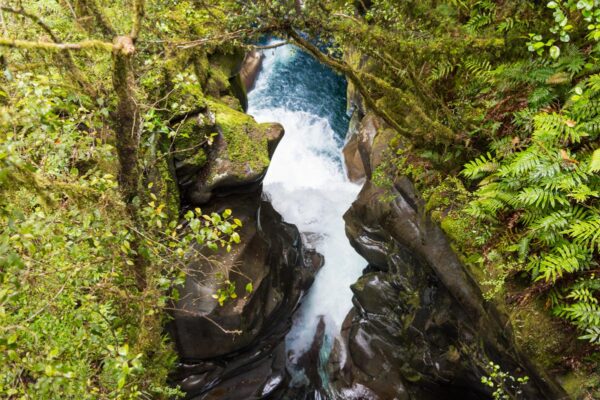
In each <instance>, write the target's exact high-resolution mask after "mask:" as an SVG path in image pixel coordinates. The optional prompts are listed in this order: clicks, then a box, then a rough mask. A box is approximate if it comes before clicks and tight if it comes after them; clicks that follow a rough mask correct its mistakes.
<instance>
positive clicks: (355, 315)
mask: <svg viewBox="0 0 600 400" xmlns="http://www.w3.org/2000/svg"><path fill="white" fill-rule="evenodd" d="M423 209H424V207H423V204H422V201H421V199H420V197H419V196H418V195H417V193H416V192H415V191H414V188H413V187H412V184H411V183H410V182H409V181H408V179H406V178H402V179H399V180H398V181H397V182H396V183H395V184H394V186H393V187H391V188H386V189H383V188H379V187H376V186H375V185H374V184H373V183H371V182H370V181H367V183H366V184H365V186H364V187H363V189H362V191H361V193H360V194H359V196H358V199H357V200H356V201H355V203H354V204H353V205H352V208H351V209H350V210H349V211H348V212H347V213H346V215H345V216H344V218H345V220H346V232H347V235H348V237H349V238H350V241H351V243H352V244H353V246H354V247H355V248H356V250H357V251H358V252H359V253H360V254H361V255H363V256H364V257H365V258H366V259H367V260H368V261H369V262H370V266H369V268H368V269H367V271H369V272H367V273H365V274H364V275H363V276H362V277H361V278H360V279H359V280H358V281H357V282H356V283H355V284H354V285H353V286H352V291H353V293H354V298H353V304H354V308H353V310H352V311H351V313H350V314H349V316H348V318H347V320H346V323H345V324H344V329H343V332H342V342H341V343H338V344H337V345H336V348H335V349H336V350H335V351H334V353H333V357H332V359H331V360H330V365H329V368H330V374H331V376H332V379H333V386H334V387H335V388H336V390H337V391H338V392H339V393H353V391H354V390H355V389H356V388H363V389H364V388H366V389H364V390H367V391H368V393H369V395H368V396H365V397H364V398H366V399H381V400H387V399H401V400H409V399H410V400H429V399H431V400H433V399H437V400H439V399H459V398H460V399H473V400H476V399H484V398H491V390H490V388H489V387H487V386H485V385H483V384H482V383H481V377H482V376H487V375H488V371H487V369H486V367H487V365H488V363H489V362H494V363H496V364H498V365H500V367H501V368H502V370H504V371H507V372H509V373H510V374H512V375H514V376H515V377H521V376H525V375H526V376H529V378H530V379H531V381H530V383H528V384H527V385H525V386H523V387H522V390H523V394H522V395H521V397H520V398H523V399H531V400H533V399H536V400H538V399H553V400H554V399H566V398H568V396H567V395H566V394H565V392H564V391H563V390H562V389H561V388H560V387H559V386H558V385H556V384H555V383H554V382H553V381H552V380H550V379H549V378H548V377H546V376H545V375H544V374H543V373H540V371H539V370H538V369H537V368H536V367H535V366H533V365H532V364H531V363H530V362H529V360H528V359H526V358H525V357H523V355H522V354H521V353H520V352H519V351H518V349H516V347H515V344H514V340H513V337H512V332H511V329H510V326H509V324H508V323H507V320H506V318H504V317H503V315H502V314H500V313H499V312H498V311H497V310H496V309H495V307H494V306H493V305H492V304H491V303H488V302H486V301H485V300H484V299H483V296H482V295H481V292H480V290H479V287H478V285H477V284H476V282H475V281H474V280H473V279H472V277H471V276H470V275H469V273H468V272H467V270H466V268H465V267H464V266H463V265H462V264H461V263H460V262H459V260H458V258H457V257H456V255H455V254H454V252H453V251H452V249H451V248H450V245H449V243H448V241H447V239H446V237H445V236H444V234H443V232H442V231H441V229H440V228H439V227H438V226H437V225H436V224H435V223H433V222H432V221H431V220H430V218H429V217H428V216H427V215H426V214H425V213H424V211H423ZM349 398H351V397H349Z"/></svg>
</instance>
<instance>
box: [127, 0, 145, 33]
mask: <svg viewBox="0 0 600 400" xmlns="http://www.w3.org/2000/svg"><path fill="white" fill-rule="evenodd" d="M144 15H145V10H144V0H135V3H134V5H133V27H132V28H131V34H130V36H131V39H132V40H133V41H134V42H135V41H136V40H137V38H138V36H139V34H140V30H141V28H142V21H143V19H144Z"/></svg>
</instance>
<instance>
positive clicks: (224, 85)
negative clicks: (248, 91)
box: [205, 67, 231, 97]
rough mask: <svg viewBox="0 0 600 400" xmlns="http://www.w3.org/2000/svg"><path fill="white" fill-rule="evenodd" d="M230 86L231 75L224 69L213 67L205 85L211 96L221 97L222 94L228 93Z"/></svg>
mask: <svg viewBox="0 0 600 400" xmlns="http://www.w3.org/2000/svg"><path fill="white" fill-rule="evenodd" d="M230 87H231V85H230V83H229V76H228V75H227V74H226V73H225V72H224V71H223V69H221V68H218V67H211V68H210V70H209V75H208V81H207V82H206V87H205V91H206V93H207V94H208V95H210V96H214V97H220V96H221V95H224V94H227V93H228V92H229V89H230Z"/></svg>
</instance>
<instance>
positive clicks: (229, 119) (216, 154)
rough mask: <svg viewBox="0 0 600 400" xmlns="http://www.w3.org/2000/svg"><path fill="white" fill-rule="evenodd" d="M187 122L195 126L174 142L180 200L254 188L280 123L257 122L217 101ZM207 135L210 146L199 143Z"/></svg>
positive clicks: (202, 200) (264, 169)
mask: <svg viewBox="0 0 600 400" xmlns="http://www.w3.org/2000/svg"><path fill="white" fill-rule="evenodd" d="M186 124H197V126H196V127H193V129H192V128H189V129H187V131H189V132H191V133H188V134H187V138H186V139H178V140H177V141H176V142H175V151H176V153H175V156H174V157H175V161H176V164H175V167H176V173H177V180H178V182H179V186H180V189H181V194H182V198H183V202H184V203H185V204H193V205H203V204H206V203H208V202H209V201H210V200H211V199H212V197H213V196H217V197H223V196H226V195H231V194H233V193H248V192H253V191H256V190H257V189H258V186H260V183H261V182H262V179H263V177H264V176H265V174H266V172H267V168H268V167H269V163H270V157H271V156H272V154H273V152H274V151H275V148H276V146H277V144H278V143H279V141H280V140H281V138H282V137H283V134H284V130H283V127H282V126H281V125H279V124H259V123H257V122H256V121H255V120H254V119H253V118H252V117H251V116H249V115H246V114H244V113H242V112H239V111H236V110H233V109H231V108H229V107H227V106H226V105H224V104H222V103H220V102H216V101H211V102H209V105H208V109H207V111H206V112H205V113H204V114H201V115H200V116H199V117H195V118H190V119H189V120H188V121H186ZM211 134H214V135H215V136H214V137H213V143H212V145H207V144H205V145H202V146H198V144H199V143H200V144H201V143H203V142H205V141H206V138H207V137H208V136H210V135H211ZM185 149H194V150H185ZM184 150H185V151H184Z"/></svg>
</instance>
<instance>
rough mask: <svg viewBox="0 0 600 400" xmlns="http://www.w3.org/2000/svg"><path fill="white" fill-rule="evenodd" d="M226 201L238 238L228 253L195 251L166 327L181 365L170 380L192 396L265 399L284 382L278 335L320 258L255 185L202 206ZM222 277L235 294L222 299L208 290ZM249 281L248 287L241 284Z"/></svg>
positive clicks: (219, 283) (215, 207) (282, 334)
mask: <svg viewBox="0 0 600 400" xmlns="http://www.w3.org/2000/svg"><path fill="white" fill-rule="evenodd" d="M226 208H230V209H232V210H235V216H236V218H239V219H240V220H242V222H243V227H242V230H241V232H240V236H241V238H242V242H241V243H240V244H239V245H237V246H234V247H233V249H232V250H231V252H230V253H226V252H225V251H220V252H218V253H216V254H215V253H206V254H205V255H206V256H207V257H211V258H212V259H214V260H215V261H212V262H211V261H209V260H208V259H204V258H200V259H198V260H196V261H195V262H193V263H191V264H190V265H189V266H188V267H187V271H186V272H187V274H188V276H187V278H186V282H185V285H184V286H183V287H182V288H179V293H180V300H179V301H178V303H177V304H176V306H175V311H173V313H172V315H173V321H172V323H171V325H170V328H169V329H170V331H171V334H172V336H173V337H174V338H175V342H176V345H177V350H178V353H179V356H180V360H181V362H182V364H183V365H182V367H181V368H180V369H179V371H178V373H177V375H176V376H175V377H174V380H175V381H176V382H180V384H181V385H182V387H183V388H184V389H185V390H186V392H187V393H188V394H189V396H190V398H197V399H254V398H256V399H259V398H268V397H267V395H268V394H272V393H273V392H275V391H277V390H280V386H281V387H285V386H286V385H285V383H286V382H287V379H288V377H287V374H286V372H285V361H284V358H285V355H284V348H283V339H284V337H285V334H286V333H287V332H288V330H289V329H290V327H291V317H292V314H293V312H294V310H295V309H296V307H297V306H298V303H299V301H300V299H301V297H302V295H303V294H304V293H305V291H306V290H307V289H308V287H309V286H310V284H311V283H312V279H313V276H314V274H315V273H316V270H317V269H318V268H320V266H321V265H322V262H323V260H322V257H321V256H320V255H318V254H317V253H315V252H314V251H311V250H307V249H305V248H304V246H303V244H302V240H301V237H300V234H299V232H298V230H297V229H296V227H295V226H293V225H290V224H287V223H285V222H283V221H282V219H281V216H280V215H279V214H278V213H277V212H276V211H275V210H274V209H273V207H272V206H271V205H270V203H268V202H266V201H264V200H262V199H261V197H260V191H257V192H255V193H248V194H245V195H239V194H237V195H235V196H228V197H225V198H219V199H217V200H216V201H215V202H213V203H210V204H207V205H205V207H204V208H203V210H204V212H212V211H216V212H219V211H223V210H224V209H226ZM216 260H218V261H216ZM217 273H218V274H220V275H217ZM225 277H227V278H228V279H229V280H230V281H231V282H232V283H233V284H234V285H235V288H236V292H237V294H238V298H237V299H232V300H229V301H227V302H226V303H225V304H224V305H223V306H220V305H219V304H218V302H217V300H216V299H214V298H213V297H212V294H214V293H215V292H216V291H217V289H219V288H220V287H222V285H223V279H224V278H225ZM248 282H252V285H253V291H252V293H246V291H245V289H244V288H245V286H246V284H247V283H248ZM233 332H236V333H233ZM261 393H262V394H261Z"/></svg>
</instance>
